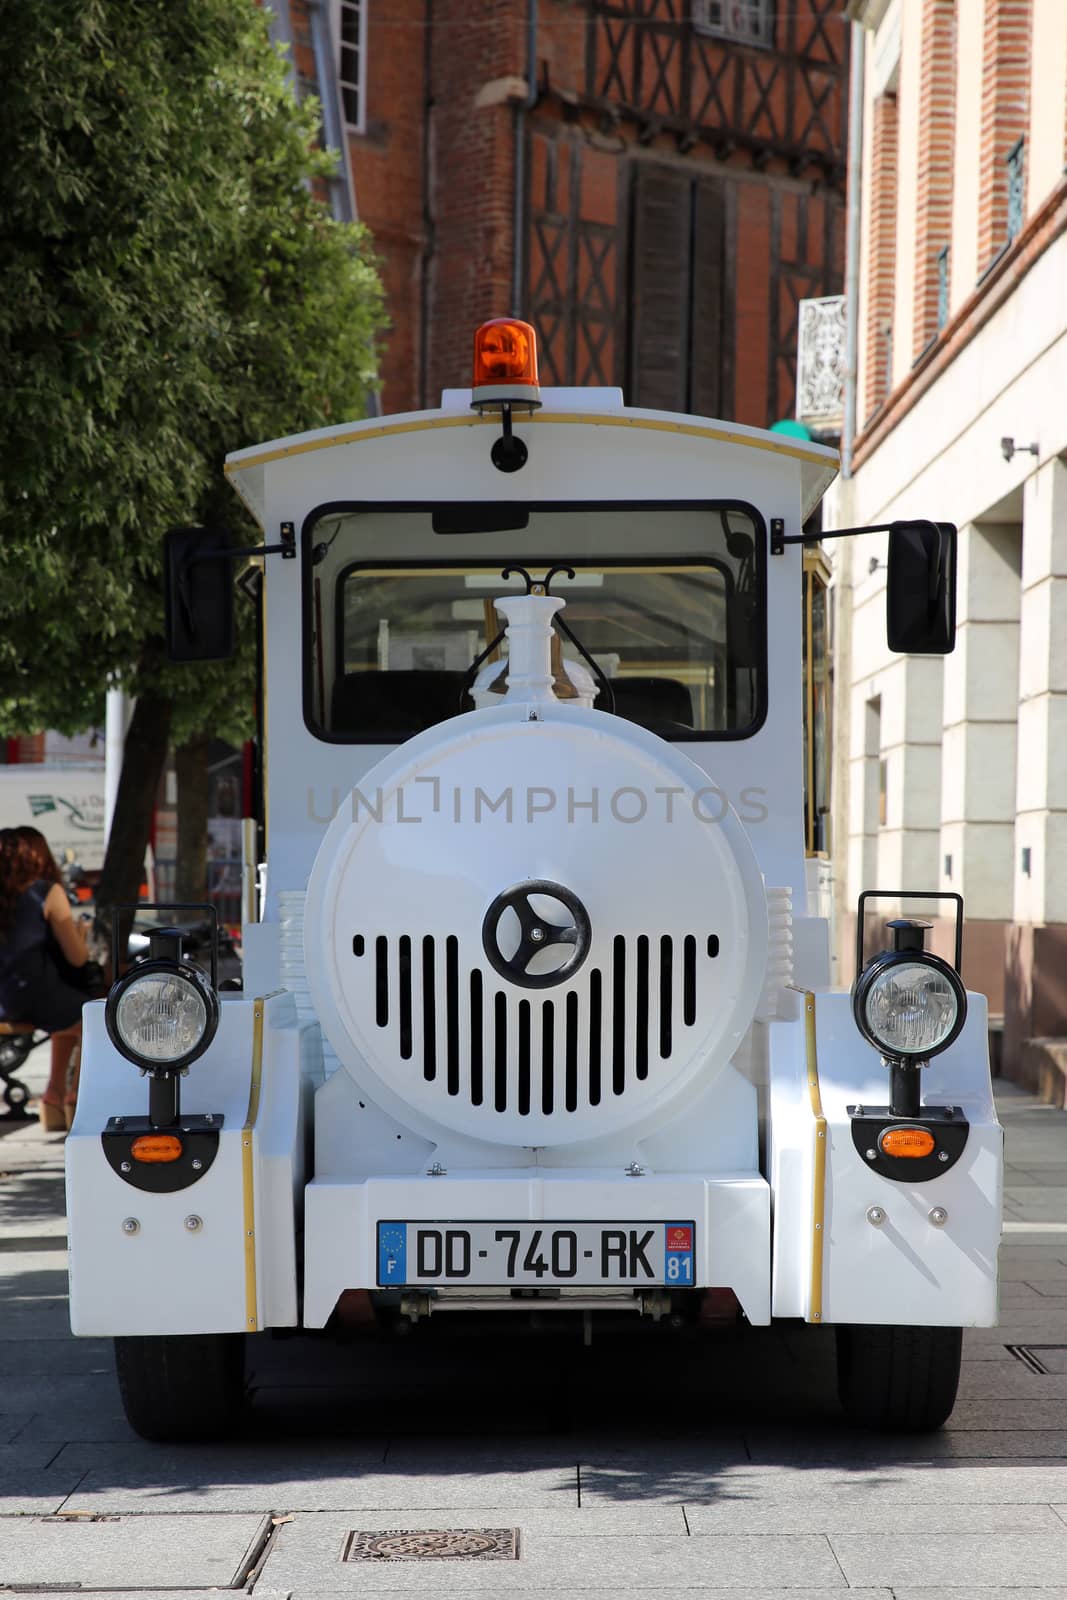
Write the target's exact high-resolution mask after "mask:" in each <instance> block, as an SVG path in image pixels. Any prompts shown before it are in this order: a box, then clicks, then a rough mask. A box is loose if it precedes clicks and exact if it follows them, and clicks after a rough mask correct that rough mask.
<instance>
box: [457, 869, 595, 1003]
mask: <svg viewBox="0 0 1067 1600" xmlns="http://www.w3.org/2000/svg"><path fill="white" fill-rule="evenodd" d="M534 899H547V900H555V901H556V902H557V903H558V904H559V905H561V906H562V907H563V909H564V912H565V913H566V915H567V916H568V918H569V919H570V920H569V921H568V922H565V923H562V924H561V923H558V922H550V921H549V920H548V918H547V917H542V916H539V915H538V913H537V912H536V911H535V910H534V908H533V905H532V904H531V901H532V900H534ZM507 911H513V912H514V913H515V915H516V917H517V918H518V922H519V943H518V948H517V949H516V950H515V951H514V952H513V954H511V955H505V954H504V952H503V950H502V949H501V945H500V924H501V921H502V920H503V917H504V913H505V912H507ZM591 940H592V928H591V926H590V922H589V913H588V911H586V909H585V907H584V906H583V904H582V902H581V901H580V900H579V898H578V896H577V895H576V894H574V893H573V892H572V891H571V890H570V889H565V888H564V887H563V885H562V884H561V883H551V882H549V881H548V880H547V879H544V878H531V879H529V880H527V882H525V883H517V884H515V886H514V887H513V888H511V889H505V890H504V892H503V894H498V895H497V897H496V899H495V900H494V901H493V903H492V905H491V906H490V907H489V910H488V911H487V912H486V913H485V918H484V920H483V922H482V947H483V949H484V950H485V954H486V956H487V958H488V960H489V964H490V966H491V967H492V968H493V970H494V971H495V972H498V973H499V974H500V976H501V977H502V978H507V979H508V981H509V982H510V983H516V984H518V985H519V987H520V988H522V989H551V988H553V987H554V986H555V985H556V984H557V983H566V982H567V979H568V978H573V976H574V974H575V973H576V972H577V971H578V968H579V967H580V966H581V965H582V962H583V961H584V960H585V958H586V956H587V955H588V954H589V945H590V942H591ZM554 945H565V946H569V947H570V954H569V955H568V956H567V957H566V959H565V960H564V961H562V962H561V963H560V965H559V966H558V967H555V968H553V969H552V970H550V971H548V972H530V971H528V968H529V966H530V963H531V962H532V961H533V959H534V957H535V956H536V955H538V954H540V952H541V951H542V950H550V949H551V948H552V947H553V946H554Z"/></svg>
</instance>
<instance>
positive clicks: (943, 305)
mask: <svg viewBox="0 0 1067 1600" xmlns="http://www.w3.org/2000/svg"><path fill="white" fill-rule="evenodd" d="M947 321H948V245H947V244H946V245H945V247H944V248H943V249H942V250H939V251H938V252H937V331H938V333H940V332H941V329H942V328H943V327H944V326H945V323H946V322H947Z"/></svg>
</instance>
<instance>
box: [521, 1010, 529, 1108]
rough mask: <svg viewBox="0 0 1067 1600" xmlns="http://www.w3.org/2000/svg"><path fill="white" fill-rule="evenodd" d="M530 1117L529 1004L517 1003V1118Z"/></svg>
mask: <svg viewBox="0 0 1067 1600" xmlns="http://www.w3.org/2000/svg"><path fill="white" fill-rule="evenodd" d="M529 1115H530V1002H529V1000H520V1001H519V1116H520V1117H528V1116H529Z"/></svg>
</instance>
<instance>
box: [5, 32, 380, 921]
mask: <svg viewBox="0 0 1067 1600" xmlns="http://www.w3.org/2000/svg"><path fill="white" fill-rule="evenodd" d="M0 53H2V56H3V59H4V62H5V67H6V73H5V78H6V82H5V93H4V96H3V97H2V99H0V139H2V146H0V147H2V149H3V152H4V159H3V162H2V163H0V219H2V220H0V352H2V354H0V365H2V371H3V383H2V385H0V418H2V422H0V439H2V441H3V460H2V466H0V733H9V734H10V733H17V732H26V731H30V730H33V729H36V728H41V727H54V728H57V729H59V730H61V731H64V732H73V731H75V730H77V729H78V728H82V727H85V726H87V725H88V724H89V723H91V722H93V721H94V720H98V719H99V718H100V716H101V715H102V709H103V696H104V690H105V687H106V684H107V682H108V681H109V679H115V680H117V681H121V682H122V683H123V684H124V685H125V686H126V687H127V688H128V689H129V691H130V693H131V694H134V695H136V696H137V706H136V710H135V713H134V717H133V720H132V723H131V727H130V731H129V735H128V738H127V745H126V760H125V765H124V769H123V780H122V786H121V789H120V793H119V797H118V801H117V806H116V815H115V823H114V827H113V830H112V838H111V843H110V845H109V849H108V859H107V862H106V865H105V873H104V881H103V883H102V886H101V898H102V899H109V898H110V899H126V898H131V897H132V895H133V893H134V891H135V889H136V881H137V876H138V874H139V871H140V863H141V861H142V859H143V855H144V848H145V844H146V842H147V839H148V832H149V824H150V819H151V810H152V805H153V802H154V797H155V790H156V785H157V783H158V779H159V775H160V772H161V770H162V765H163V761H164V759H165V755H166V749H167V744H168V741H171V740H173V741H174V742H176V743H178V744H182V743H184V742H186V741H190V740H195V739H196V738H198V737H199V736H201V735H203V734H205V733H207V732H211V733H213V734H216V735H219V736H222V737H228V738H231V739H234V740H236V739H239V738H241V737H244V736H245V735H246V734H247V732H248V731H249V728H250V724H251V717H252V709H253V693H254V688H253V684H252V659H253V651H252V649H251V633H252V626H251V624H252V617H251V608H250V607H244V606H240V605H239V606H238V616H239V618H240V622H241V626H240V629H239V632H240V646H241V647H240V649H239V652H238V658H237V661H236V662H235V663H232V664H225V665H221V666H212V667H208V666H205V667H197V668H192V667H185V668H179V667H176V666H173V665H171V664H168V663H167V662H166V660H165V658H164V652H163V646H162V589H161V573H160V556H161V537H162V533H163V531H164V530H165V529H166V528H167V527H168V526H171V525H174V524H183V523H206V524H211V523H217V524H225V525H227V526H229V527H230V528H234V529H237V528H243V529H244V531H245V534H246V536H247V537H248V538H249V539H252V538H254V537H255V536H256V534H257V530H254V529H253V528H252V526H251V524H250V522H249V521H248V519H247V518H245V517H244V514H243V513H242V512H241V510H240V508H239V505H238V502H237V499H236V496H234V495H233V494H232V492H231V491H230V490H229V488H228V486H227V485H226V484H225V481H224V478H223V475H222V470H221V469H222V460H223V457H224V455H225V454H226V452H227V451H228V450H231V449H235V448H238V447H240V446H241V445H245V444H249V443H255V442H257V441H259V440H263V439H268V438H271V437H276V436H278V435H280V434H286V433H291V432H295V431H298V430H301V429H305V428H314V427H319V426H322V425H324V424H327V423H329V422H331V421H342V420H346V419H348V418H351V417H354V416H359V415H362V414H363V412H364V411H365V408H366V400H367V395H368V391H369V388H370V387H371V385H373V383H374V381H375V348H374V341H375V336H376V334H377V333H378V332H379V331H380V330H381V328H382V326H383V320H384V319H383V310H382V295H381V289H380V285H379V282H378V279H377V275H376V272H375V268H374V263H373V260H372V258H371V256H370V253H369V248H368V241H367V239H366V237H365V235H364V234H363V232H362V231H361V230H360V229H358V228H355V227H351V226H345V225H341V224H338V223H336V222H334V221H333V219H332V218H331V217H330V216H329V214H328V213H327V211H326V210H325V208H324V206H323V205H322V204H321V202H320V201H319V200H318V199H317V198H316V197H315V195H314V193H313V189H314V185H315V180H316V179H319V178H321V177H322V176H323V175H324V173H325V172H326V171H327V170H328V165H329V162H328V159H327V158H326V157H325V156H324V155H323V153H322V152H321V151H320V150H319V149H318V148H317V147H316V136H317V112H316V108H315V106H314V104H313V103H305V104H304V105H303V106H301V107H298V106H297V105H296V104H295V102H294V100H293V98H292V95H291V93H290V91H289V89H288V87H287V84H286V81H285V69H284V64H283V63H282V61H281V60H280V59H279V57H278V55H277V52H276V51H275V50H274V49H273V47H272V45H271V43H270V40H269V37H268V33H267V21H266V16H265V13H264V11H263V10H262V9H261V8H260V7H259V6H258V5H257V3H256V0H82V3H81V4H79V5H77V6H72V5H70V4H69V0H0Z"/></svg>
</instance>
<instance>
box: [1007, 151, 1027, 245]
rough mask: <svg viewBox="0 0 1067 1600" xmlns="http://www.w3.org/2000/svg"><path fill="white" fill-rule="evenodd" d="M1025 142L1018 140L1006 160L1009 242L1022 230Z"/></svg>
mask: <svg viewBox="0 0 1067 1600" xmlns="http://www.w3.org/2000/svg"><path fill="white" fill-rule="evenodd" d="M1024 145H1025V140H1023V139H1016V141H1015V143H1014V144H1013V145H1012V147H1011V149H1010V150H1009V151H1008V154H1007V156H1006V158H1005V164H1006V166H1007V168H1008V240H1009V242H1010V241H1011V240H1012V239H1014V238H1016V237H1017V235H1018V234H1019V233H1020V232H1021V230H1022V225H1023V206H1024V203H1025V197H1026V166H1025V163H1024V160H1023V155H1024Z"/></svg>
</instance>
